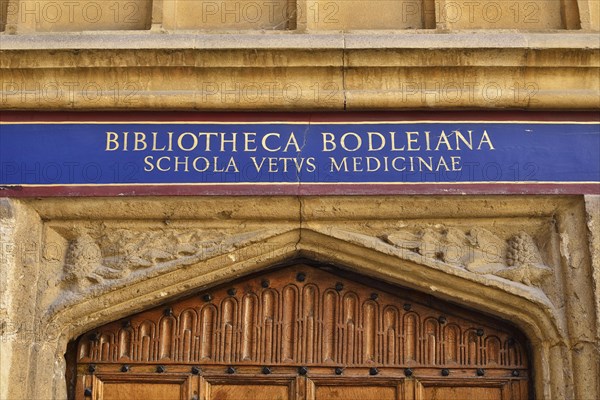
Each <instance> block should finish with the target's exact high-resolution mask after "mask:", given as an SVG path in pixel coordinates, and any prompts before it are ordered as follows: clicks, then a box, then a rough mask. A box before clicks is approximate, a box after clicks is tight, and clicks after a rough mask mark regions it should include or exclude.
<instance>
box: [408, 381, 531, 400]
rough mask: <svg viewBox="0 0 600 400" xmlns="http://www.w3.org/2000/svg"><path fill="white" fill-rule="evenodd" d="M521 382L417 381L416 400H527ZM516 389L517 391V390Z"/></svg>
mask: <svg viewBox="0 0 600 400" xmlns="http://www.w3.org/2000/svg"><path fill="white" fill-rule="evenodd" d="M520 383H521V381H519V380H497V379H494V380H488V379H481V378H479V379H477V378H476V379H471V380H468V379H449V380H443V379H430V380H426V381H423V382H419V381H417V385H416V387H415V389H416V395H415V399H416V400H471V399H473V400H527V397H522V393H521V392H520V391H519V387H520ZM515 389H516V390H515Z"/></svg>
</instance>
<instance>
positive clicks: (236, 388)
mask: <svg viewBox="0 0 600 400" xmlns="http://www.w3.org/2000/svg"><path fill="white" fill-rule="evenodd" d="M245 399H254V400H289V399H290V393H289V390H288V388H287V387H285V386H275V385H260V384H258V382H257V384H255V385H224V384H223V385H214V386H212V387H211V390H210V394H209V395H208V396H207V397H206V400H245Z"/></svg>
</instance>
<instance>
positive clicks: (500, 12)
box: [435, 0, 577, 30]
mask: <svg viewBox="0 0 600 400" xmlns="http://www.w3.org/2000/svg"><path fill="white" fill-rule="evenodd" d="M562 3H564V2H562V1H558V0H536V1H531V0H436V4H435V11H436V22H437V25H438V28H442V29H524V30H543V29H562V28H565V26H564V24H563V17H562V15H563V12H566V10H563V7H562ZM566 7H570V8H572V9H576V7H577V5H576V4H575V3H574V2H568V4H567V5H566Z"/></svg>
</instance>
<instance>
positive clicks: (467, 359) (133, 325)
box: [78, 266, 527, 369]
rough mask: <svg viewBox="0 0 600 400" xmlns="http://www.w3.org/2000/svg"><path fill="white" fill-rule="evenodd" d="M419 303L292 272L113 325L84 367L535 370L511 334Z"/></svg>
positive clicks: (332, 277)
mask: <svg viewBox="0 0 600 400" xmlns="http://www.w3.org/2000/svg"><path fill="white" fill-rule="evenodd" d="M299 274H302V277H301V278H302V279H298V278H299ZM411 298H414V296H413V294H412V293H411V292H409V291H403V290H402V289H395V290H394V292H393V293H390V292H386V291H384V290H377V289H375V288H373V287H370V286H367V285H363V284H361V283H359V282H355V281H352V280H349V279H343V278H342V277H341V276H338V275H336V274H333V273H331V272H327V271H324V270H320V269H317V268H312V267H307V266H299V267H294V268H286V269H283V270H279V271H274V272H270V273H268V274H266V275H264V276H259V277H253V278H250V279H247V280H242V281H239V282H236V283H232V284H230V285H228V286H224V287H221V288H218V289H215V290H210V291H207V292H204V293H200V294H199V295H197V296H194V297H190V298H187V299H185V300H181V301H179V302H176V303H173V304H170V305H168V306H164V307H161V308H157V309H154V310H150V311H146V312H142V313H140V314H138V315H136V316H134V317H132V318H130V319H127V320H124V321H118V322H114V323H111V324H108V325H105V326H103V327H101V328H99V329H98V330H96V331H94V332H91V333H90V334H88V335H84V336H83V337H82V339H81V340H80V342H79V351H78V355H79V362H81V363H103V362H111V363H115V362H116V363H130V364H134V363H147V362H152V361H156V362H160V363H167V364H168V363H178V364H182V363H183V364H185V363H191V364H198V363H200V364H202V363H210V364H227V365H228V364H231V363H235V364H261V365H262V364H268V365H316V364H318V365H332V366H335V365H343V366H346V367H352V366H372V365H377V366H382V367H419V366H427V367H437V368H443V367H453V368H454V367H487V366H490V367H503V368H513V369H514V368H517V369H518V368H527V360H526V357H524V355H525V349H524V347H523V343H522V340H523V338H522V337H520V336H518V335H517V336H515V334H514V329H513V328H512V327H510V326H503V324H502V323H499V322H498V321H494V320H492V319H490V318H487V317H485V316H483V315H478V314H476V313H470V314H468V315H464V311H463V310H460V311H458V310H459V309H458V308H456V310H457V312H456V313H454V315H453V313H452V310H453V307H452V306H449V305H448V304H444V303H442V302H440V303H439V305H440V306H441V307H440V308H437V307H436V304H435V303H434V304H428V305H424V304H419V303H418V302H415V301H411V302H410V303H408V301H409V299H411ZM440 309H443V310H444V311H443V312H442V311H441V310H440Z"/></svg>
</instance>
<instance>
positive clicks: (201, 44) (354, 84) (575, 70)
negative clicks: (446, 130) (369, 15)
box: [0, 33, 600, 111]
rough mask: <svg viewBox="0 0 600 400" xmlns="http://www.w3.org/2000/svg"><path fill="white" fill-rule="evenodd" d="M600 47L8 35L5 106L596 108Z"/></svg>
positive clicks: (509, 40) (535, 42)
mask: <svg viewBox="0 0 600 400" xmlns="http://www.w3.org/2000/svg"><path fill="white" fill-rule="evenodd" d="M440 37H441V38H442V39H443V40H442V39H440ZM554 40H555V41H554ZM138 47H139V48H138ZM464 47H467V48H468V49H465V48H464ZM504 47H507V48H504ZM599 47H600V44H599V43H598V40H597V37H596V35H593V34H561V35H560V36H559V35H554V34H551V35H549V36H548V35H546V36H544V35H542V34H522V33H519V34H507V33H503V34H484V35H483V36H482V37H477V38H476V39H474V38H473V35H466V34H444V35H440V34H436V35H431V34H402V35H397V34H389V33H387V34H381V35H370V36H369V35H354V34H346V35H338V34H332V35H323V34H321V35H313V34H302V35H289V34H262V35H259V34H243V35H242V34H241V35H232V36H231V37H227V36H225V35H216V36H212V35H206V34H205V35H184V34H180V35H170V34H169V35H158V34H151V35H144V34H131V36H130V37H127V40H125V39H124V37H122V36H121V37H119V36H115V35H113V34H110V35H109V34H107V35H99V36H92V35H75V34H63V35H48V36H47V37H45V38H43V39H40V38H39V37H38V36H35V35H30V36H19V35H15V36H3V38H2V53H1V54H2V59H1V61H0V74H1V75H0V80H1V82H2V85H1V93H0V105H1V106H2V107H3V108H5V109H21V110H23V109H36V110H39V109H82V110H83V109H88V110H95V109H107V108H108V109H128V110H132V109H144V110H147V109H152V108H159V109H162V110H227V111H231V110H257V109H268V110H270V111H276V110H294V111H298V110H330V111H331V110H369V109H371V110H381V109H388V108H391V109H401V108H405V109H406V108H407V109H412V108H442V109H444V108H446V109H447V108H452V109H455V108H483V109H498V108H518V109H560V108H569V109H590V108H593V107H597V105H598V87H600V77H599V76H598V73H597V69H598V67H599V66H600V52H599ZM48 48H49V49H52V50H48ZM249 48H251V49H249ZM80 49H81V50H80ZM49 52H51V54H50V53H49ZM84 66H85V68H82V67H84ZM90 66H93V68H90Z"/></svg>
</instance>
